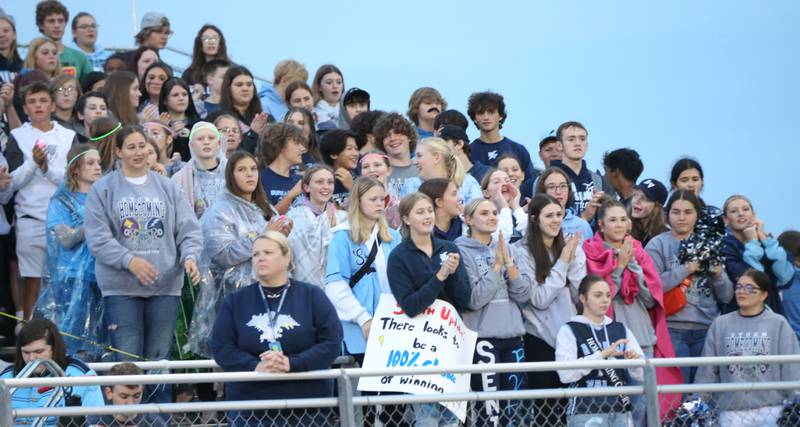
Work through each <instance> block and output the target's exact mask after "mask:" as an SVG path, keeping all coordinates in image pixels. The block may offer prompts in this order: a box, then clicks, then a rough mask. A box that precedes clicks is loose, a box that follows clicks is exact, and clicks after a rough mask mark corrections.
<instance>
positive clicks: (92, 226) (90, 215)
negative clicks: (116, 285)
mask: <svg viewBox="0 0 800 427" xmlns="http://www.w3.org/2000/svg"><path fill="white" fill-rule="evenodd" d="M100 191H107V190H99V189H98V187H97V186H92V190H91V191H90V192H89V196H88V197H87V198H86V207H85V209H84V220H83V222H84V227H86V229H87V230H91V231H92V232H91V233H88V234H87V235H86V243H87V244H88V246H89V252H91V254H92V255H93V256H94V257H95V259H96V260H97V261H98V262H100V263H103V264H105V265H108V266H111V267H114V268H117V269H119V270H127V269H128V264H130V262H131V259H133V254H132V253H131V252H130V251H129V250H128V249H127V248H126V247H124V246H122V245H121V244H120V243H119V241H117V239H116V237H115V236H114V232H113V230H112V228H111V219H109V218H108V216H107V215H106V206H105V205H104V204H103V200H102V197H101V194H100Z"/></svg>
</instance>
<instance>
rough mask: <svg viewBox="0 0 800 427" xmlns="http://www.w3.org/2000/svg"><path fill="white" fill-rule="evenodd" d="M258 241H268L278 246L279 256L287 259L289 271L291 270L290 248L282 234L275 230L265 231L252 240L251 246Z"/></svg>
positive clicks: (287, 240)
mask: <svg viewBox="0 0 800 427" xmlns="http://www.w3.org/2000/svg"><path fill="white" fill-rule="evenodd" d="M259 240H268V241H270V242H274V243H275V244H276V245H278V249H280V250H281V254H282V255H284V256H288V257H289V270H291V269H292V248H291V247H290V246H289V239H288V238H287V237H286V236H284V235H283V233H281V232H279V231H275V230H267V231H265V232H263V233H261V234H260V235H259V236H258V237H256V239H255V240H253V245H255V243H256V242H257V241H259Z"/></svg>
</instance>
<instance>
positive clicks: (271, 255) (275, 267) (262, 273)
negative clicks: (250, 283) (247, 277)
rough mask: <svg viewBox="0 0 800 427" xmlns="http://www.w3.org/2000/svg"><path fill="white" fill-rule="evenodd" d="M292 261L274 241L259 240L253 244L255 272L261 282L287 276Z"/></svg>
mask: <svg viewBox="0 0 800 427" xmlns="http://www.w3.org/2000/svg"><path fill="white" fill-rule="evenodd" d="M290 261H291V259H290V257H289V254H288V253H287V254H284V253H283V252H282V251H281V247H280V246H278V244H277V243H275V242H273V241H272V240H267V239H258V240H256V241H255V242H253V270H254V271H255V274H256V277H258V279H259V280H263V281H269V280H271V279H274V278H275V277H279V276H280V275H282V274H286V271H287V270H288V268H289V263H290Z"/></svg>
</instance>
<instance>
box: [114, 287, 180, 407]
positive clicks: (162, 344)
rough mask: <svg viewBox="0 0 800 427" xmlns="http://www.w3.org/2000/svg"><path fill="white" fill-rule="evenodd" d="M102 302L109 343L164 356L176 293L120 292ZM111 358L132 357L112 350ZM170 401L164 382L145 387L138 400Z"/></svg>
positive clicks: (146, 355)
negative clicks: (156, 294) (144, 295)
mask: <svg viewBox="0 0 800 427" xmlns="http://www.w3.org/2000/svg"><path fill="white" fill-rule="evenodd" d="M103 302H105V315H106V325H108V335H109V338H110V339H111V345H113V346H114V347H115V348H118V349H120V350H122V351H125V352H127V353H131V354H134V355H137V356H143V357H144V358H145V359H147V360H161V359H166V358H168V356H169V350H170V347H171V345H172V334H173V333H174V332H175V322H176V321H177V320H178V303H179V302H180V297H178V296H173V295H158V296H152V297H148V298H143V297H135V296H121V295H120V296H108V297H104V298H103ZM115 359H116V361H118V362H122V361H130V360H136V359H134V358H131V357H130V356H126V355H124V354H121V353H115ZM171 401H172V388H171V387H170V386H169V385H168V384H167V385H155V386H151V387H147V390H146V393H145V399H143V402H142V403H168V402H171Z"/></svg>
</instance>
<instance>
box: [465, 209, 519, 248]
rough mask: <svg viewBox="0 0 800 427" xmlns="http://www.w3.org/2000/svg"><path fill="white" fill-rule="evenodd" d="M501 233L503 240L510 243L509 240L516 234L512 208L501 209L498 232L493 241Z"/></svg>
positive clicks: (493, 235)
mask: <svg viewBox="0 0 800 427" xmlns="http://www.w3.org/2000/svg"><path fill="white" fill-rule="evenodd" d="M465 225H466V224H465ZM500 232H502V233H503V238H504V239H505V240H506V243H508V239H510V238H511V236H512V235H513V234H514V220H513V219H512V212H511V208H503V209H500V212H499V213H498V215H497V230H496V231H495V232H494V233H492V239H497V237H498V236H499V235H500Z"/></svg>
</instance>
